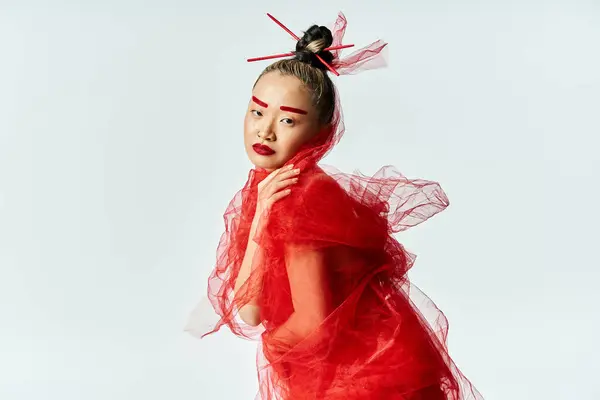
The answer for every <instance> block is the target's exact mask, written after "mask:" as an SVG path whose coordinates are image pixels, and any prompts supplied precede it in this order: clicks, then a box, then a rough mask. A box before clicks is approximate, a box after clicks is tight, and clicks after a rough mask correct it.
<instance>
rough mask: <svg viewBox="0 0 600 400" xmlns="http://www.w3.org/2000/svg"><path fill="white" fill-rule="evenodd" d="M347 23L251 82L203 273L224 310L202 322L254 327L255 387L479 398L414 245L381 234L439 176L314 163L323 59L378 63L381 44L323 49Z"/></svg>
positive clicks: (428, 205) (410, 210) (337, 131)
mask: <svg viewBox="0 0 600 400" xmlns="http://www.w3.org/2000/svg"><path fill="white" fill-rule="evenodd" d="M276 22H277V21H276ZM345 28H346V20H345V18H344V16H343V15H342V14H340V15H339V17H338V20H337V22H336V25H335V27H334V29H333V32H334V33H333V34H332V32H331V31H330V30H329V29H327V28H326V27H322V26H321V27H319V26H317V25H314V26H312V27H310V28H309V29H308V30H307V31H306V33H305V34H304V36H303V37H302V38H300V39H299V40H298V42H297V45H296V51H295V52H294V56H293V58H291V59H284V60H280V61H277V62H275V63H273V64H271V65H269V66H268V67H267V68H266V69H265V70H264V71H263V72H262V73H261V75H260V76H259V77H258V79H257V80H256V82H255V84H254V87H253V90H252V94H251V98H250V100H249V103H248V109H247V111H246V116H245V121H244V143H245V148H246V151H247V153H248V157H249V158H250V161H251V162H252V163H253V164H254V165H255V169H253V170H252V171H250V174H249V179H248V182H247V183H246V185H245V187H244V188H243V189H242V190H241V191H240V192H239V193H238V195H237V196H236V197H235V198H234V199H233V201H232V202H231V204H230V206H229V209H228V211H227V213H226V215H225V219H226V232H225V234H224V235H223V238H222V240H221V243H220V246H219V250H218V261H217V266H216V267H215V269H214V271H213V273H212V275H211V277H210V279H209V298H210V300H211V302H212V304H213V307H214V309H215V310H216V311H217V313H218V314H219V315H220V317H221V320H220V321H219V323H218V324H217V326H216V327H215V328H214V329H213V330H212V331H211V332H208V333H207V334H209V333H213V332H215V331H216V330H218V329H219V328H220V327H221V326H222V325H224V324H227V325H228V326H229V327H230V329H231V330H232V331H233V332H234V333H235V334H237V335H239V336H243V337H254V336H255V335H256V334H259V333H260V335H261V339H262V348H261V349H260V351H259V355H260V359H259V367H260V370H259V381H260V382H259V383H260V385H259V391H260V393H259V395H260V398H262V399H291V400H303V399H345V400H352V399H390V400H393V399H403V400H417V399H422V400H438V399H452V400H458V399H481V396H480V395H479V393H478V392H477V391H476V390H475V389H474V388H473V387H472V385H471V384H470V383H469V381H468V380H467V379H466V378H465V377H464V376H463V375H462V374H461V373H460V371H459V370H458V369H457V368H456V366H455V365H454V363H453V362H452V360H451V359H450V357H449V356H448V353H447V351H446V346H445V337H446V333H447V324H446V320H445V318H444V316H443V314H442V313H441V312H440V311H439V310H438V309H437V308H435V306H434V305H433V303H432V302H430V301H429V299H428V298H427V297H426V296H425V295H423V294H422V293H421V292H419V291H418V289H417V288H416V287H414V285H411V283H410V282H409V280H408V277H407V275H406V274H407V271H408V269H409V268H410V267H411V266H412V264H413V262H414V259H415V256H414V255H412V254H411V253H409V252H407V251H406V250H405V249H404V247H403V246H402V245H401V244H400V243H399V242H398V241H397V240H396V239H394V238H393V236H392V234H393V233H395V232H399V231H401V230H405V229H407V228H409V227H410V226H414V225H416V224H418V223H420V222H423V221H425V220H426V219H428V218H430V217H431V216H433V215H435V214H437V213H438V212H440V211H442V210H443V209H444V208H446V207H447V206H448V204H449V203H448V200H447V198H446V196H445V194H444V192H443V190H442V189H441V188H440V187H439V185H438V184H437V183H435V182H428V181H424V180H409V179H407V178H405V177H404V176H402V175H401V174H400V173H398V172H396V171H394V170H392V169H391V168H389V167H388V168H383V169H382V170H380V171H379V173H378V174H376V175H375V176H374V177H372V178H367V177H364V176H360V175H349V174H341V173H339V172H337V171H335V170H332V169H329V170H327V171H325V170H324V169H322V168H321V167H320V166H318V165H317V163H318V161H319V160H320V159H321V158H322V157H323V156H324V155H325V154H326V153H327V152H328V151H329V150H330V149H331V148H332V147H333V145H334V144H335V143H337V141H338V140H339V139H340V137H341V135H342V133H343V130H344V128H343V123H342V118H341V109H340V105H339V97H338V95H337V92H336V89H335V86H334V84H333V82H332V81H331V79H330V78H329V76H328V71H334V72H336V73H339V72H340V71H342V72H356V70H359V69H367V68H372V67H374V66H378V65H379V64H378V62H380V61H381V51H382V50H383V48H384V47H385V45H386V44H385V43H383V42H380V41H378V42H375V43H373V44H372V45H371V46H368V47H367V48H365V49H362V50H360V51H358V52H356V53H354V54H353V55H351V56H350V57H348V58H346V59H344V60H340V59H339V52H338V51H337V50H333V51H328V50H325V49H327V48H329V47H331V46H332V45H333V47H335V46H339V45H340V44H341V38H342V36H343V33H344V31H345ZM419 296H420V299H421V300H422V302H421V303H420V308H417V306H416V305H415V303H414V299H416V298H419ZM426 312H430V313H431V315H430V318H429V320H428V319H427V318H426V317H425V315H424V313H426ZM236 315H239V317H240V318H241V320H242V321H243V323H242V321H239V320H237V319H236V318H235V317H236Z"/></svg>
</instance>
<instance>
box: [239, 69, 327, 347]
mask: <svg viewBox="0 0 600 400" xmlns="http://www.w3.org/2000/svg"><path fill="white" fill-rule="evenodd" d="M322 128H323V126H322V125H321V124H320V123H319V122H318V118H317V111H316V110H315V108H314V106H313V104H312V101H311V96H310V92H308V90H307V89H306V88H305V87H304V86H303V85H302V82H301V81H300V80H299V79H298V78H296V77H293V76H283V75H281V74H280V73H279V72H270V73H268V74H266V75H264V76H263V77H262V78H261V79H260V80H259V81H258V82H257V84H256V85H255V87H254V89H253V91H252V98H251V99H250V102H249V104H248V109H247V112H246V117H245V119H244V144H245V148H246V152H247V154H248V157H249V159H250V161H251V162H252V163H253V164H254V165H255V166H256V167H257V168H263V169H265V170H267V171H269V172H270V174H269V176H268V177H267V178H265V179H264V180H263V181H262V182H261V183H260V184H259V185H258V201H257V207H256V212H255V215H254V219H253V222H252V225H251V231H250V235H249V238H248V245H247V248H246V253H245V255H244V259H243V261H242V265H241V267H240V272H239V274H238V277H237V280H236V283H235V292H236V293H237V291H238V290H240V289H241V288H242V287H243V285H244V283H246V280H247V279H248V277H249V276H250V273H251V271H252V261H253V259H254V258H255V255H257V254H258V252H259V251H260V249H259V247H258V245H257V243H256V242H255V241H254V240H252V239H253V237H254V236H255V234H256V232H257V230H258V229H260V225H259V222H260V219H261V217H262V216H264V215H265V213H268V212H269V210H270V208H271V207H272V206H273V204H275V203H276V202H277V201H280V200H281V199H283V198H285V197H286V196H288V195H289V194H290V193H291V190H293V185H294V184H295V183H296V182H298V179H299V173H300V171H299V170H298V169H294V168H293V166H291V165H285V164H286V163H287V162H288V161H289V160H290V159H291V158H292V157H293V156H294V155H295V154H296V153H297V151H298V149H299V148H300V147H301V146H302V145H303V144H304V143H306V142H307V141H308V140H310V139H311V138H312V137H314V135H316V134H317V133H318V132H319V130H320V129H322ZM255 144H262V145H266V146H268V147H269V148H271V149H272V150H273V151H275V153H274V154H272V155H268V156H265V155H260V154H257V153H256V152H255V151H254V149H253V145H255ZM289 250H292V249H291V248H288V249H287V251H286V255H287V256H286V268H287V274H288V279H289V281H290V289H291V297H292V303H293V306H294V312H293V313H292V315H291V316H290V318H289V319H288V320H287V321H286V322H285V323H284V324H283V325H282V326H281V327H280V328H279V329H278V330H277V331H278V332H276V334H277V333H281V334H282V338H283V337H287V338H289V337H290V336H291V337H297V338H300V339H301V338H302V337H305V336H306V335H308V334H309V333H310V332H312V331H313V330H314V329H315V328H316V327H317V326H318V325H319V324H320V323H321V322H322V320H323V319H324V318H325V317H326V312H327V310H326V309H327V304H326V299H325V297H324V296H323V293H325V287H324V285H325V279H324V266H325V261H324V259H325V257H324V254H323V253H322V252H321V251H314V250H306V251H302V250H300V249H298V248H295V249H293V250H294V251H289ZM239 315H240V317H241V318H242V320H243V321H244V322H245V323H247V324H249V325H252V326H257V325H259V324H260V323H261V319H260V309H259V307H258V299H257V298H253V299H251V300H250V302H249V303H248V304H245V305H244V306H242V307H241V309H240V312H239Z"/></svg>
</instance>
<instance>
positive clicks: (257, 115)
mask: <svg viewBox="0 0 600 400" xmlns="http://www.w3.org/2000/svg"><path fill="white" fill-rule="evenodd" d="M250 112H251V113H252V115H254V116H255V117H262V113H261V112H260V111H258V110H252V111H250Z"/></svg>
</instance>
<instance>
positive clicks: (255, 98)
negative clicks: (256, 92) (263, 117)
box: [252, 96, 269, 108]
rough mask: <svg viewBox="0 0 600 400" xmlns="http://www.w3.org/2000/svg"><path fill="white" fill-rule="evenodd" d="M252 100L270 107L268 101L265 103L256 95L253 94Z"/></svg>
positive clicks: (262, 105)
mask: <svg viewBox="0 0 600 400" xmlns="http://www.w3.org/2000/svg"><path fill="white" fill-rule="evenodd" d="M252 101H253V102H255V103H256V104H258V105H259V106H261V107H264V108H267V107H269V105H268V104H267V103H265V102H264V101H262V100H261V99H259V98H258V97H256V96H252Z"/></svg>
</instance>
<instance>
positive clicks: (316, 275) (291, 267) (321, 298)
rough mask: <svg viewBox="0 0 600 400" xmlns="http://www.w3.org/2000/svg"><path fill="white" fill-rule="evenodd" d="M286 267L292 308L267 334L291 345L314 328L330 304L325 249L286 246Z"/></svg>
mask: <svg viewBox="0 0 600 400" xmlns="http://www.w3.org/2000/svg"><path fill="white" fill-rule="evenodd" d="M286 268H287V274H288V279H289V281H290V289H291V295H292V304H293V306H294V312H293V313H292V315H291V316H290V317H289V318H288V320H287V321H286V322H285V323H283V324H282V325H281V326H280V327H278V328H277V329H276V330H275V331H273V333H272V334H271V335H270V338H271V339H273V340H274V341H276V342H281V343H282V344H284V346H285V347H288V346H294V345H295V344H296V343H298V342H299V341H301V340H303V339H304V338H306V337H307V336H308V335H310V334H311V333H312V332H314V331H315V330H316V329H317V328H318V327H319V325H320V324H321V323H322V322H323V320H324V319H325V318H326V317H327V315H328V311H329V308H330V296H329V292H330V290H329V287H328V282H327V275H326V258H325V250H309V249H302V248H299V247H289V248H288V249H287V251H286Z"/></svg>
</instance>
